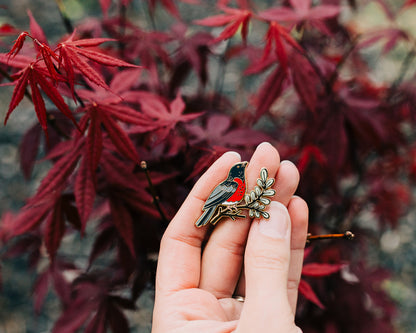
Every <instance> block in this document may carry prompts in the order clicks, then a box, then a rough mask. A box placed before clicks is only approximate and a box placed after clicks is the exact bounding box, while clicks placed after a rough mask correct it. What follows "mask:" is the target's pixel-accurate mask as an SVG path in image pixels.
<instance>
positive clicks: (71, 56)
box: [57, 35, 139, 89]
mask: <svg viewBox="0 0 416 333" xmlns="http://www.w3.org/2000/svg"><path fill="white" fill-rule="evenodd" d="M73 39H74V36H73V35H72V36H71V37H69V38H68V39H67V40H66V41H65V42H62V43H60V44H59V45H58V48H57V52H58V53H59V57H60V59H62V60H63V66H64V68H65V70H66V72H67V74H68V78H69V83H70V85H71V87H73V85H74V81H73V77H72V76H73V74H72V73H73V69H72V67H76V68H77V69H78V70H79V71H80V72H81V73H82V74H83V75H84V76H85V77H86V78H88V80H90V81H91V82H93V83H94V84H96V85H98V86H100V87H104V88H107V89H108V85H107V84H106V83H105V81H104V78H103V77H102V76H101V74H99V73H98V72H97V71H96V70H95V69H94V68H92V67H91V66H90V65H89V64H88V62H87V61H86V60H85V58H87V59H89V60H91V61H94V62H96V63H99V64H102V65H105V66H124V67H139V66H136V65H132V64H129V63H127V62H125V61H122V60H120V59H117V58H114V57H111V56H108V55H106V54H104V53H101V52H97V51H95V50H91V49H88V47H95V46H98V45H100V44H102V43H104V42H107V41H111V39H107V38H95V39H87V40H76V41H74V40H73Z"/></svg>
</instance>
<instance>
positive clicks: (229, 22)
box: [194, 7, 252, 43]
mask: <svg viewBox="0 0 416 333" xmlns="http://www.w3.org/2000/svg"><path fill="white" fill-rule="evenodd" d="M221 9H222V10H223V11H224V12H225V13H226V14H221V15H216V16H211V17H207V18H204V19H201V20H196V21H194V23H196V24H199V25H204V26H209V27H221V26H224V25H225V26H226V27H225V29H224V30H223V31H222V32H221V34H220V35H219V36H218V37H217V38H215V39H214V40H213V43H215V42H219V41H222V40H225V39H228V38H231V37H232V36H234V35H235V33H236V32H237V31H238V29H239V28H240V27H241V38H242V39H243V42H244V43H246V41H247V34H248V24H249V22H250V19H251V17H252V13H251V11H249V10H247V9H236V8H229V7H221Z"/></svg>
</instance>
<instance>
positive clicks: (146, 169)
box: [140, 161, 169, 225]
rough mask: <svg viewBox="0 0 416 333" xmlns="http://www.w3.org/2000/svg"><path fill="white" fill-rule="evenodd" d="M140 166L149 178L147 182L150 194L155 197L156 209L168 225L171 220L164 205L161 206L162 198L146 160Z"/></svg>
mask: <svg viewBox="0 0 416 333" xmlns="http://www.w3.org/2000/svg"><path fill="white" fill-rule="evenodd" d="M140 168H141V169H142V170H143V171H144V173H145V175H146V178H147V182H148V183H149V190H150V194H151V195H152V197H153V203H154V204H155V206H156V209H157V210H158V212H159V214H160V217H161V219H162V222H163V223H164V224H165V225H167V224H168V223H169V221H168V219H167V217H166V215H165V213H164V212H163V210H162V207H161V206H160V198H159V196H158V195H157V193H156V189H155V187H154V185H153V182H152V178H151V177H150V173H149V169H148V167H147V163H146V161H142V162H141V163H140Z"/></svg>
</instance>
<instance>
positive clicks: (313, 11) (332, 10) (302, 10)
mask: <svg viewBox="0 0 416 333" xmlns="http://www.w3.org/2000/svg"><path fill="white" fill-rule="evenodd" d="M311 2H312V1H311V0H290V4H291V6H292V8H293V10H292V9H290V8H287V7H278V8H270V9H267V10H265V11H262V12H261V13H259V16H260V17H261V18H263V19H266V20H270V21H277V22H293V23H300V22H304V21H311V23H312V24H313V21H314V20H324V19H328V18H331V17H334V16H337V15H338V14H339V12H340V7H339V6H335V5H319V6H315V7H311V5H312V3H311Z"/></svg>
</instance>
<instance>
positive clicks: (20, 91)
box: [4, 67, 31, 125]
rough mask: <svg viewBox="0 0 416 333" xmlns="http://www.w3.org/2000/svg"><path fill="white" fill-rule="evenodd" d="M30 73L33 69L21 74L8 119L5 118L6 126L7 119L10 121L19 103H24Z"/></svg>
mask: <svg viewBox="0 0 416 333" xmlns="http://www.w3.org/2000/svg"><path fill="white" fill-rule="evenodd" d="M30 72H31V68H30V67H28V68H26V69H25V70H23V71H22V72H21V73H20V76H19V78H18V79H17V81H16V87H15V88H14V90H13V95H12V99H11V101H10V104H9V110H8V111H7V114H6V117H5V118H4V125H6V123H7V119H9V117H10V114H11V113H12V112H13V110H14V109H15V108H16V107H17V106H18V105H19V103H20V102H21V101H22V99H23V97H24V96H25V92H26V87H27V84H28V78H29V74H30Z"/></svg>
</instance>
